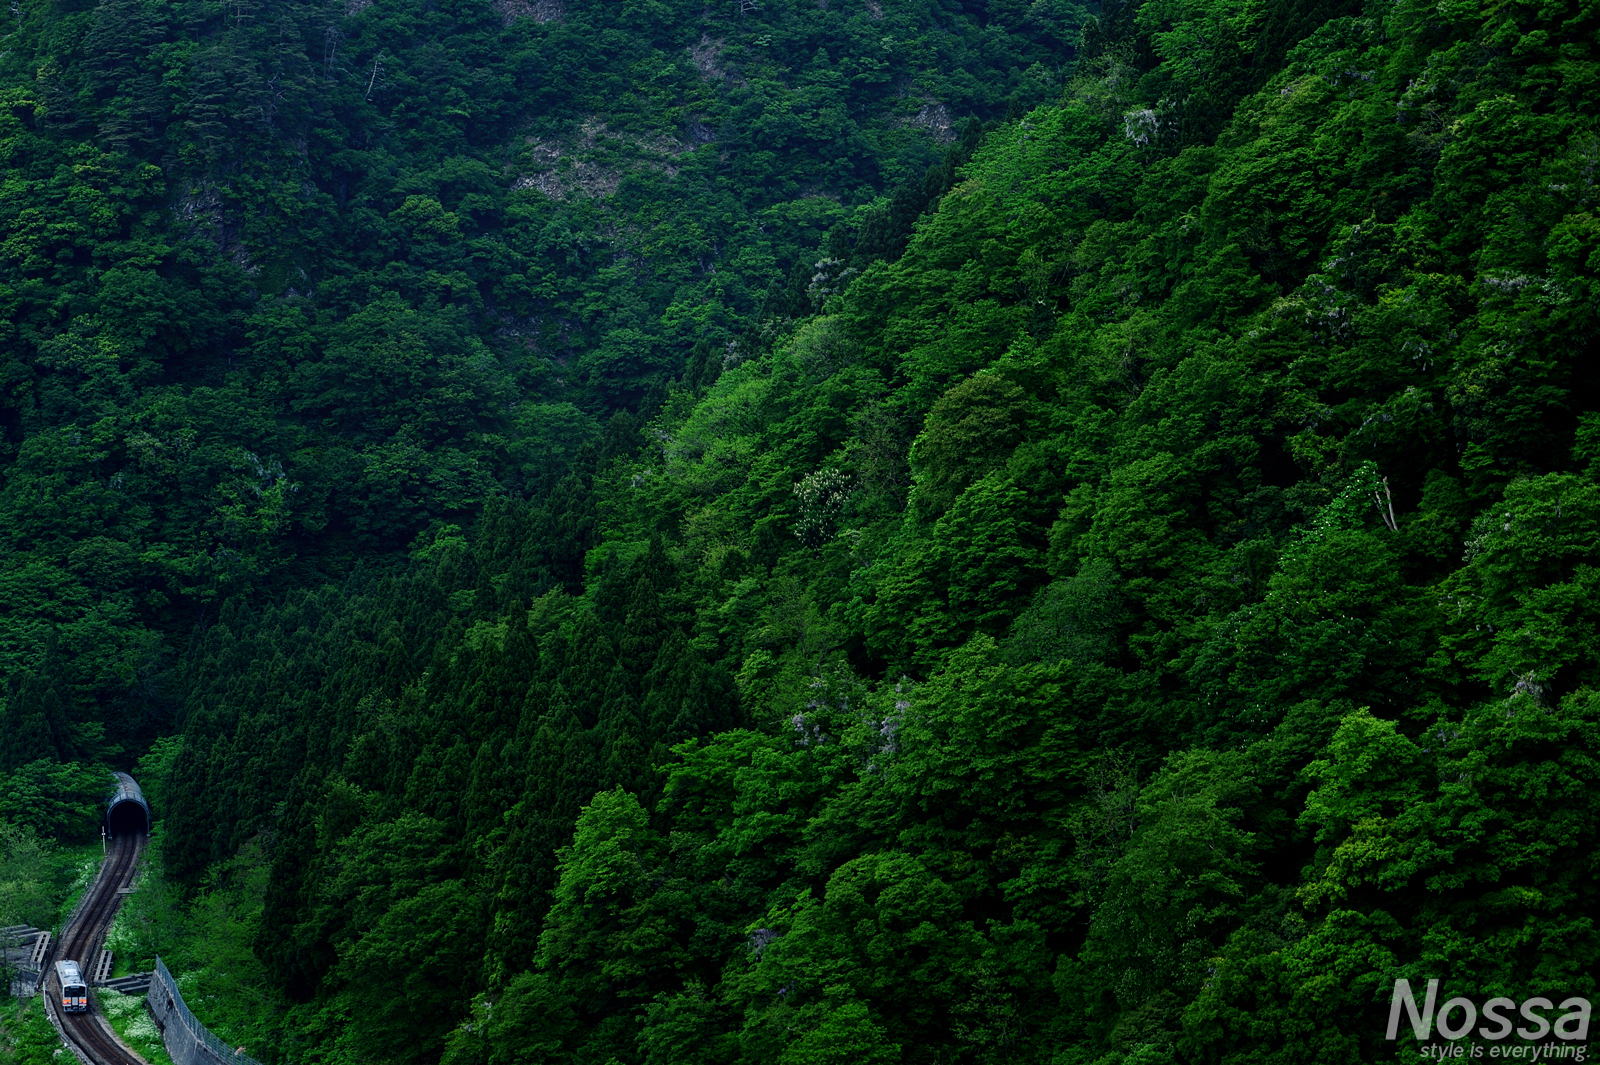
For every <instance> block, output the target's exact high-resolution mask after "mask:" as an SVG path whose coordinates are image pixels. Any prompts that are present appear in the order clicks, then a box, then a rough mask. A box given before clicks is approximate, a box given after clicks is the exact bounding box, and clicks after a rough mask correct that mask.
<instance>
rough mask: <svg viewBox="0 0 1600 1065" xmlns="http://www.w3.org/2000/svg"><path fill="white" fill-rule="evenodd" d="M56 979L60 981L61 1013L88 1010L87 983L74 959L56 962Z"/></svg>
mask: <svg viewBox="0 0 1600 1065" xmlns="http://www.w3.org/2000/svg"><path fill="white" fill-rule="evenodd" d="M56 979H57V980H59V981H60V982H61V1011H62V1012H63V1013H88V1012H89V985H88V984H87V983H85V982H84V979H83V973H81V972H79V971H78V963H77V962H75V961H58V962H56Z"/></svg>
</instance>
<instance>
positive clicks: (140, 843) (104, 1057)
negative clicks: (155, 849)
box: [42, 833, 148, 1065]
mask: <svg viewBox="0 0 1600 1065" xmlns="http://www.w3.org/2000/svg"><path fill="white" fill-rule="evenodd" d="M143 847H144V835H143V834H142V833H139V834H134V833H127V834H124V835H121V836H117V837H115V838H114V839H112V840H111V847H110V850H109V851H108V852H107V854H106V859H105V861H104V862H102V863H101V866H100V875H99V876H97V877H95V879H94V882H93V883H92V884H90V885H89V887H88V897H87V898H86V899H85V900H84V902H83V904H82V905H80V906H79V907H78V909H77V911H76V913H75V916H74V919H73V920H72V922H71V923H70V924H68V926H67V927H66V928H65V929H63V930H62V932H61V939H60V940H59V941H58V942H57V944H56V946H55V948H54V949H53V950H52V951H51V952H50V954H51V956H50V957H48V958H46V959H45V962H44V964H45V970H44V980H43V987H42V991H43V995H44V1002H45V1009H46V1010H48V1011H49V1014H50V1021H51V1023H52V1024H53V1025H54V1026H55V1028H56V1030H57V1031H59V1032H60V1033H61V1037H62V1039H63V1040H65V1041H66V1043H67V1045H68V1047H70V1048H71V1050H72V1052H73V1053H74V1054H75V1055H76V1056H77V1057H78V1058H79V1059H80V1060H81V1061H84V1062H87V1063H88V1065H148V1063H147V1062H146V1061H145V1060H144V1059H143V1058H141V1057H140V1056H139V1055H137V1054H135V1053H134V1052H133V1051H132V1050H130V1049H128V1047H126V1046H124V1045H123V1043H122V1042H121V1040H119V1039H118V1038H117V1037H116V1034H115V1033H114V1032H112V1030H111V1025H110V1024H109V1023H107V1021H106V1019H105V1018H104V1017H103V1016H101V1015H100V1007H99V1004H98V1003H96V1002H95V999H94V996H93V995H91V996H90V997H89V1012H88V1013H66V1012H64V1011H63V1010H62V1009H61V982H60V980H58V979H57V977H56V974H55V965H54V964H53V963H54V962H55V961H56V960H57V959H60V960H67V961H76V962H77V963H78V964H79V965H80V966H91V967H92V964H93V962H94V959H95V957H96V954H97V952H98V951H99V949H100V945H101V944H102V943H103V942H104V941H105V936H106V932H107V931H109V930H110V928H111V922H112V920H114V919H115V918H116V916H117V910H118V908H119V907H121V905H122V895H120V894H119V893H118V892H119V891H120V889H121V888H123V887H124V886H126V884H127V882H128V880H129V879H130V878H131V877H132V876H133V871H134V869H135V868H136V867H137V866H138V864H139V852H140V850H142V849H143Z"/></svg>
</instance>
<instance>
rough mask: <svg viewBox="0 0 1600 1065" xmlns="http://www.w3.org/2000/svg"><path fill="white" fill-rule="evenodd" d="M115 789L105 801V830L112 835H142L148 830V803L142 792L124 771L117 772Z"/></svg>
mask: <svg viewBox="0 0 1600 1065" xmlns="http://www.w3.org/2000/svg"><path fill="white" fill-rule="evenodd" d="M116 777H117V790H116V791H115V792H113V793H112V795H111V799H110V801H109V802H107V803H106V831H107V832H108V833H109V834H110V835H112V836H121V835H128V834H132V835H143V834H144V833H146V832H149V831H150V805H149V803H147V802H145V801H144V792H143V791H141V790H139V785H138V783H137V782H136V781H135V780H134V779H133V778H132V777H130V776H129V775H128V774H126V773H118V774H116Z"/></svg>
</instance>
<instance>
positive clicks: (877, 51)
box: [0, 0, 1082, 765]
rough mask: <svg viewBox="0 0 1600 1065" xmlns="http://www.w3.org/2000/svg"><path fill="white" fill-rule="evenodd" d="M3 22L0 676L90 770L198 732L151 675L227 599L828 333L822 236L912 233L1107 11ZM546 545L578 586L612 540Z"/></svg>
mask: <svg viewBox="0 0 1600 1065" xmlns="http://www.w3.org/2000/svg"><path fill="white" fill-rule="evenodd" d="M4 21H5V23H6V25H5V28H4V31H3V32H4V33H5V36H4V40H3V41H0V83H3V86H4V87H3V89H0V92H3V93H4V107H3V108H0V145H3V149H0V151H3V158H4V166H5V171H6V180H5V184H4V187H3V189H0V235H3V246H0V261H3V264H4V269H3V274H0V310H3V314H0V322H3V324H0V342H3V343H4V345H5V352H6V357H5V360H4V366H5V369H4V371H3V382H0V389H3V397H0V404H3V406H0V410H3V429H4V432H3V434H0V435H3V437H4V442H3V449H4V463H5V482H4V487H3V490H0V513H3V515H4V528H5V534H6V535H5V542H4V547H3V551H4V557H3V559H0V581H3V582H4V585H3V587H4V597H5V600H6V602H7V605H8V608H9V609H8V610H7V611H6V613H5V616H4V618H3V620H0V657H3V660H4V667H5V669H6V672H7V676H8V678H9V679H10V688H11V690H12V693H13V695H12V697H11V698H10V699H9V701H8V707H9V713H10V714H12V715H13V717H15V716H16V715H19V714H20V715H21V716H20V718H17V720H20V721H22V722H24V723H26V726H27V728H26V729H24V730H23V731H37V730H38V729H39V728H41V727H43V728H48V729H49V731H50V734H51V736H50V739H49V740H48V741H47V742H46V743H45V744H44V745H43V748H42V749H43V750H45V751H47V752H50V753H53V754H55V755H56V756H58V757H61V758H64V759H71V758H89V759H93V758H98V757H112V756H114V755H113V752H114V751H116V750H117V749H122V750H124V751H133V750H135V749H137V748H139V747H140V746H142V745H144V744H147V743H148V742H149V740H150V738H151V737H152V736H153V735H155V734H159V733H160V732H161V731H163V730H165V729H168V728H170V727H171V710H172V700H171V698H170V697H169V696H166V695H164V694H163V689H162V684H161V683H160V679H159V678H160V677H161V676H162V675H163V674H164V673H165V672H166V670H167V669H169V668H170V666H171V664H172V662H173V661H174V656H175V655H176V654H178V653H180V652H181V650H182V648H183V647H184V646H185V641H187V640H188V639H189V637H190V634H191V632H192V631H193V630H194V629H195V628H196V627H197V626H198V627H200V628H204V627H206V626H209V625H210V624H211V623H212V622H213V621H214V620H215V618H216V615H217V612H218V610H219V609H220V608H221V606H222V604H223V603H224V602H227V601H230V600H238V601H241V602H251V603H257V602H273V601H276V600H278V599H280V598H281V597H282V596H283V595H285V594H287V593H289V592H290V591H292V590H296V589H303V588H308V587H318V586H320V585H321V584H322V583H323V582H325V581H327V580H329V579H335V580H337V579H341V578H342V577H344V576H346V575H347V574H348V573H350V572H351V570H352V567H353V566H354V565H356V564H357V563H358V562H361V561H365V560H370V559H375V558H391V557H397V556H400V555H403V554H404V553H405V552H406V551H407V550H408V549H410V548H411V547H413V546H414V542H415V540H416V538H417V536H418V535H419V534H420V533H424V532H426V531H427V530H429V529H430V528H432V527H434V526H436V525H438V524H440V523H451V522H456V523H466V524H470V523H471V522H472V521H474V520H475V516H476V515H477V514H478V513H479V511H480V509H481V507H482V506H483V505H484V504H485V502H486V501H487V500H489V499H491V498H498V497H505V498H518V499H524V498H528V497H530V496H532V497H537V498H544V497H545V496H547V495H548V493H549V491H550V489H551V488H552V486H553V485H555V484H556V483H557V482H559V481H560V479H561V478H562V476H564V475H565V473H566V472H567V471H568V469H569V467H570V466H571V465H572V463H573V462H575V461H577V460H578V457H579V453H580V452H582V451H583V449H584V448H585V446H586V445H589V444H595V445H596V446H598V447H600V449H601V450H602V451H604V448H605V446H606V445H605V444H604V443H603V442H602V437H603V435H604V426H605V424H606V422H607V420H608V419H609V418H610V417H611V415H613V414H615V413H618V412H625V413H628V414H630V415H633V416H638V415H640V414H641V413H646V414H648V412H652V411H654V410H656V409H657V408H659V407H660V405H661V402H662V399H663V398H664V396H665V393H666V389H667V386H668V385H669V384H670V383H671V382H672V381H674V380H680V379H682V380H686V381H688V382H697V381H698V382H704V381H709V379H710V378H711V377H712V376H714V374H715V370H716V369H717V368H720V366H721V364H722V362H723V361H725V360H737V359H738V358H739V357H741V356H742V355H743V354H746V353H749V352H750V351H752V350H753V349H754V347H755V345H756V344H758V343H759V342H760V337H761V335H762V334H761V332H760V328H761V324H762V323H763V322H772V321H781V320H782V319H783V318H785V317H803V316H805V315H808V314H809V313H811V311H812V310H814V309H815V305H816V302H817V301H818V300H820V299H821V298H822V297H823V296H825V294H826V293H827V292H829V291H831V290H832V289H833V288H834V287H836V284H837V282H838V279H837V278H831V275H830V276H828V277H822V278H816V277H815V275H816V274H817V273H818V270H817V268H816V267H815V265H814V264H815V262H816V261H817V259H818V258H819V253H818V250H817V249H818V245H819V244H820V243H821V242H822V241H823V239H824V237H825V236H826V235H827V234H829V233H833V232H837V234H838V236H836V237H835V238H834V240H835V242H836V243H838V242H839V241H845V242H846V244H847V245H848V244H849V238H850V237H852V236H853V237H855V238H856V239H855V242H854V244H853V245H851V249H852V253H853V254H861V255H868V254H878V255H883V254H888V253H891V252H896V253H897V252H898V250H899V249H900V248H901V247H903V246H904V243H905V240H906V238H907V237H909V235H910V227H911V222H912V220H913V219H914V218H915V217H916V216H917V215H918V214H920V213H921V212H922V211H923V210H924V209H925V208H926V206H927V205H928V202H929V201H930V200H931V199H932V198H933V197H935V196H937V195H938V194H939V193H940V192H942V191H943V190H944V188H946V187H948V185H949V184H950V182H951V180H952V179H953V170H952V169H951V167H950V166H946V165H944V164H945V163H946V158H947V156H949V155H950V152H951V149H956V150H955V158H956V159H959V158H961V157H962V156H963V153H962V152H961V150H960V145H961V143H962V141H961V132H960V130H959V129H958V128H957V123H958V121H966V122H968V123H969V124H970V123H973V122H980V121H997V120H1000V119H1003V118H1004V117H1005V116H1006V115H1007V114H1008V113H1010V114H1020V113H1021V112H1022V111H1023V110H1025V109H1027V108H1031V107H1033V106H1035V105H1037V104H1039V103H1042V102H1044V101H1046V100H1048V99H1052V98H1054V97H1055V96H1056V95H1058V94H1059V93H1060V91H1061V88H1062V85H1063V83H1064V78H1065V75H1066V72H1067V68H1068V66H1069V64H1070V61H1071V57H1072V54H1073V51H1072V47H1071V45H1072V43H1073V42H1075V41H1076V39H1077V36H1078V33H1079V27H1080V24H1081V21H1082V11H1081V8H1080V7H1078V6H1075V5H1074V4H1073V3H1071V2H1068V0H1059V2H1051V0H1045V2H1041V3H1038V4H1035V5H1033V6H1027V5H1020V4H1016V5H1012V6H1011V7H1007V8H1004V9H1000V8H996V9H995V10H993V11H987V10H973V11H963V10H960V9H958V8H951V9H948V10H947V9H946V8H944V7H942V6H940V5H939V4H936V3H933V2H931V0H904V2H891V3H889V4H888V5H887V6H885V5H882V4H879V3H876V2H874V3H873V4H871V5H870V6H867V7H863V6H861V5H860V4H852V5H850V6H848V7H846V6H841V5H837V4H836V5H834V6H833V7H832V8H829V7H828V6H827V5H826V4H824V5H821V6H816V5H813V4H811V3H809V2H808V3H803V4H802V3H797V2H796V3H790V2H786V0H773V2H769V0H744V2H742V3H741V2H739V0H730V3H726V4H723V3H719V4H717V5H712V6H706V7H702V6H701V5H699V4H691V3H678V4H668V3H638V4H632V3H629V4H598V3H595V4H567V3H563V2H562V0H493V2H492V3H491V2H485V0H462V2H460V3H451V4H448V5H445V6H443V7H441V6H440V5H438V4H436V3H433V2H422V0H418V2H399V3H394V2H387V0H386V2H384V3H372V2H370V0H349V2H348V3H346V4H340V3H331V2H330V3H295V2H285V0H259V2H258V0H242V2H231V0H230V2H229V3H213V2H207V0H193V2H190V0H184V2H177V3H169V2H163V0H115V2H111V0H106V2H101V3H90V2H86V0H60V2H57V0H38V2H34V0H19V2H18V3H17V4H15V5H13V8H12V9H11V13H10V15H9V16H8V17H7V19H5V20H4ZM974 132H975V130H974ZM951 165H952V166H953V163H952V164H951ZM863 239H864V241H865V242H864V243H863ZM873 249H876V252H873ZM841 269H842V268H841ZM823 273H824V274H827V273H828V272H827V271H823ZM553 554H554V555H556V556H557V558H556V560H555V561H553V562H552V563H551V565H552V566H553V567H554V568H555V569H556V570H558V571H560V579H561V580H562V581H563V582H565V583H567V584H569V585H571V586H573V587H576V586H577V584H578V583H579V582H580V581H581V574H582V566H581V549H580V550H579V553H578V555H577V556H569V554H565V553H562V552H561V551H559V550H557V551H555V552H553ZM574 558H577V559H578V561H576V562H575V561H573V559H574ZM7 720H8V722H9V721H10V720H12V719H10V718H8V719H7ZM40 722H43V724H42V725H41V724H40ZM6 732H7V734H8V735H9V736H16V735H17V734H18V729H7V730H6ZM7 742H8V743H9V742H11V741H7ZM34 753H37V752H35V751H34V750H33V749H31V748H28V749H22V748H17V749H11V748H7V749H5V751H4V754H3V755H0V761H3V762H4V763H6V764H9V765H17V764H23V763H25V762H26V761H27V760H28V759H29V758H30V757H31V756H32V755H33V754H34Z"/></svg>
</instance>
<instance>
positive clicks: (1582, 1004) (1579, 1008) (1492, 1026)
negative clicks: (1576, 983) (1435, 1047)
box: [1386, 980, 1592, 1060]
mask: <svg viewBox="0 0 1600 1065" xmlns="http://www.w3.org/2000/svg"><path fill="white" fill-rule="evenodd" d="M1438 999H1439V981H1437V980H1429V981H1428V991H1427V995H1426V996H1425V997H1424V999H1423V1003H1422V1008H1421V1009H1420V1010H1419V1009H1418V1008H1417V1000H1416V998H1415V997H1414V996H1413V995H1412V993H1411V981H1409V980H1396V981H1395V982H1394V995H1393V997H1392V998H1391V999H1390V1000H1389V1030H1388V1032H1387V1033H1386V1037H1387V1038H1389V1039H1395V1038H1397V1037H1398V1036H1399V1034H1400V1013H1401V1011H1402V1010H1404V1011H1405V1014H1406V1018H1407V1019H1408V1020H1409V1021H1410V1022H1411V1030H1412V1032H1414V1033H1415V1034H1416V1037H1417V1038H1418V1039H1419V1040H1426V1039H1429V1038H1431V1037H1432V1032H1433V1028H1434V1025H1436V1024H1437V1025H1438V1028H1439V1034H1440V1035H1441V1036H1443V1037H1444V1038H1445V1039H1461V1038H1464V1037H1465V1036H1468V1035H1471V1034H1473V1028H1474V1026H1476V1027H1477V1032H1476V1034H1477V1036H1478V1037H1479V1038H1480V1039H1486V1040H1489V1041H1491V1042H1493V1041H1497V1040H1500V1039H1505V1038H1506V1037H1507V1036H1509V1035H1511V1033H1512V1031H1515V1032H1516V1033H1517V1035H1518V1036H1520V1037H1521V1038H1522V1039H1524V1040H1527V1041H1529V1042H1537V1041H1538V1040H1541V1039H1544V1038H1545V1037H1546V1036H1548V1035H1550V1034H1551V1032H1552V1031H1554V1033H1555V1037H1556V1038H1557V1039H1561V1040H1566V1041H1569V1042H1571V1043H1579V1042H1587V1040H1588V1038H1589V1015H1590V1012H1591V1008H1592V1007H1591V1004H1590V1002H1589V1000H1588V999H1586V998H1579V997H1577V996H1576V995H1574V996H1573V997H1571V998H1568V999H1563V1000H1562V1002H1561V1003H1560V1005H1559V1006H1558V1005H1557V1004H1556V1003H1554V1002H1552V1001H1550V1000H1549V999H1548V998H1545V997H1543V996H1539V995H1536V996H1534V997H1532V998H1528V999H1524V1000H1523V1001H1522V1003H1521V1004H1520V1005H1519V1004H1518V1003H1517V1002H1515V1001H1514V1000H1512V999H1509V998H1491V999H1490V1000H1489V1001H1487V1002H1485V1003H1484V1004H1483V1008H1482V1011H1481V1014H1480V1011H1479V1008H1478V1004H1477V1003H1475V1002H1473V1001H1472V1000H1471V999H1469V998H1465V997H1461V996H1458V997H1456V998H1452V999H1449V1000H1448V1001H1446V1002H1445V1003H1444V1004H1443V1005H1440V1006H1438V1012H1437V1013H1435V1012H1434V1008H1435V1006H1436V1004H1437V1003H1438ZM1553 1009H1561V1010H1565V1011H1566V1012H1564V1013H1563V1014H1561V1016H1559V1017H1556V1018H1554V1023H1553V1024H1552V1020H1551V1018H1548V1017H1546V1016H1544V1013H1545V1011H1547V1010H1553ZM1480 1015H1481V1017H1482V1019H1483V1021H1484V1023H1483V1024H1482V1025H1479V1024H1478V1020H1479V1017H1480ZM1518 1020H1521V1021H1525V1022H1526V1024H1524V1025H1522V1026H1521V1027H1518V1026H1517V1023H1516V1022H1517V1021H1518ZM1474 1049H1475V1053H1474V1054H1473V1055H1472V1056H1473V1057H1479V1056H1482V1055H1481V1053H1478V1052H1480V1051H1481V1050H1482V1048H1481V1047H1478V1048H1474ZM1494 1049H1496V1050H1498V1049H1499V1048H1498V1047H1496V1048H1494ZM1506 1049H1508V1050H1509V1049H1510V1048H1509V1047H1508V1048H1506ZM1541 1049H1544V1050H1545V1051H1547V1052H1546V1053H1542V1054H1540V1055H1539V1056H1540V1058H1541V1059H1547V1058H1549V1059H1553V1058H1567V1057H1574V1058H1577V1060H1581V1054H1582V1051H1583V1049H1584V1047H1581V1046H1567V1047H1558V1046H1551V1047H1547V1048H1541ZM1562 1051H1572V1052H1574V1053H1562ZM1490 1056H1491V1057H1501V1056H1504V1055H1500V1054H1491V1055H1490ZM1519 1056H1520V1055H1519Z"/></svg>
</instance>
